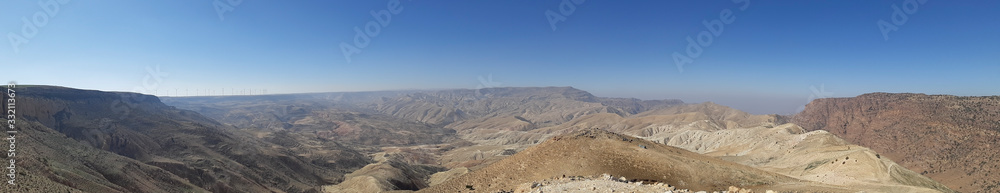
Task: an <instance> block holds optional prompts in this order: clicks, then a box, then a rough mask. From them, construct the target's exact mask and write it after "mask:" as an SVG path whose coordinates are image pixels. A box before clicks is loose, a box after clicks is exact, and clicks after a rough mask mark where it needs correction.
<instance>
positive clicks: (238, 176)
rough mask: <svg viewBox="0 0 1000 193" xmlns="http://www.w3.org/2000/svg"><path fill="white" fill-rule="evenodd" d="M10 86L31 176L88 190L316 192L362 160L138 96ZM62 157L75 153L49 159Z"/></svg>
mask: <svg viewBox="0 0 1000 193" xmlns="http://www.w3.org/2000/svg"><path fill="white" fill-rule="evenodd" d="M17 93H18V94H17V100H18V108H19V109H20V110H19V111H18V114H19V115H20V116H21V117H23V119H24V121H22V122H21V123H23V124H26V125H32V127H29V128H26V129H32V130H33V131H37V132H26V134H25V135H24V136H25V137H28V138H31V139H32V140H34V141H31V140H25V144H31V145H25V147H26V148H31V147H32V146H35V147H37V148H34V151H36V152H32V153H35V155H33V156H35V157H36V158H38V159H42V161H39V162H37V165H35V166H40V167H37V168H32V170H33V171H32V172H42V173H41V174H35V175H31V176H36V175H37V176H44V177H39V178H35V179H37V180H38V181H39V184H62V185H63V186H65V187H69V188H72V189H78V190H84V191H88V192H116V191H119V192H184V191H202V190H207V191H212V192H272V191H273V192H317V191H319V190H318V188H319V186H320V185H325V184H333V183H338V182H340V181H341V180H342V175H343V174H345V173H348V172H350V171H353V170H355V169H357V168H360V167H361V166H364V165H365V164H368V162H369V159H368V158H367V157H366V156H364V155H363V154H360V153H358V152H356V151H355V150H353V149H350V148H346V147H343V146H340V145H339V144H337V143H333V142H329V143H325V144H319V146H321V147H322V149H323V150H324V152H322V153H316V154H308V153H305V152H303V151H305V150H301V149H298V150H296V149H291V148H288V147H284V146H281V145H276V144H274V143H271V142H267V141H264V140H261V139H259V138H257V137H255V136H252V135H249V134H247V133H244V132H239V131H236V130H235V129H234V128H231V127H228V126H225V125H221V124H219V123H218V122H215V121H213V120H211V119H208V118H206V117H203V116H201V115H199V114H198V113H195V112H192V111H187V110H179V109H176V108H173V107H170V106H167V105H164V104H163V103H161V102H160V101H159V99H158V98H156V97H153V96H148V95H140V94H134V93H111V92H100V91H90V90H78V89H70V88H61V87H50V86H34V87H21V88H17ZM42 144H45V145H42ZM42 152H49V153H48V154H42ZM26 154H27V153H26ZM56 154H62V155H56ZM50 156H51V157H50ZM66 156H73V157H74V158H75V159H55V158H59V157H66ZM26 164H31V163H30V162H26ZM67 168H69V169H67ZM43 171H49V172H43ZM75 171H80V172H75ZM95 184H96V185H95ZM192 185H193V186H192ZM53 187H59V186H53Z"/></svg>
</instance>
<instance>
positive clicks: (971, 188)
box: [791, 93, 1000, 192]
mask: <svg viewBox="0 0 1000 193" xmlns="http://www.w3.org/2000/svg"><path fill="white" fill-rule="evenodd" d="M791 122H793V123H795V124H798V125H800V126H802V127H803V128H805V129H807V130H826V131H829V132H830V133H833V134H835V135H837V136H839V137H841V138H843V139H845V140H847V141H850V142H852V143H855V144H858V145H861V146H865V147H869V148H871V149H873V150H875V151H877V152H879V153H880V154H881V156H888V157H889V158H891V159H892V160H896V161H897V162H898V163H900V165H902V166H904V167H906V168H908V169H910V170H913V171H916V172H920V173H921V174H923V175H926V176H928V177H930V178H932V179H934V180H936V181H939V182H941V183H943V184H945V185H947V186H948V187H950V188H952V189H954V190H957V191H961V192H996V191H1000V174H997V173H996V172H998V171H1000V153H998V150H997V149H996V147H995V146H998V145H1000V96H989V97H959V96H948V95H924V94H908V93H907V94H890V93H871V94H864V95H860V96H857V97H854V98H826V99H817V100H814V101H812V102H811V103H809V104H808V105H806V109H805V110H804V111H803V112H801V113H799V114H797V115H795V116H794V117H792V118H791Z"/></svg>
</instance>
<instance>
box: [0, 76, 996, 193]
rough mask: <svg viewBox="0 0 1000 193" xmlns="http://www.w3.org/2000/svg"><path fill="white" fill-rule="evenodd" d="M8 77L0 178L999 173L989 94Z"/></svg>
mask: <svg viewBox="0 0 1000 193" xmlns="http://www.w3.org/2000/svg"><path fill="white" fill-rule="evenodd" d="M16 89H17V91H18V96H17V100H18V108H20V109H23V110H19V111H18V115H20V118H18V123H19V124H20V125H22V126H21V127H20V128H21V130H20V132H19V137H22V138H19V141H18V145H19V146H18V150H19V151H21V152H23V153H19V154H18V156H17V157H15V158H16V159H17V160H19V162H18V163H19V164H18V166H19V167H24V168H26V169H23V170H19V172H22V173H19V174H18V182H19V185H18V186H4V187H3V188H0V190H4V191H29V192H31V191H34V192H76V191H82V192H380V191H397V192H405V191H421V192H444V191H448V192H452V191H463V192H505V191H514V190H519V191H532V190H538V189H539V188H541V187H537V186H536V187H533V186H535V184H542V183H540V182H542V181H546V180H552V179H555V178H566V177H565V176H600V175H602V174H608V175H612V176H619V177H623V178H626V179H630V180H633V181H645V182H655V183H664V184H669V185H670V187H672V188H678V189H690V190H705V191H720V190H726V189H727V188H728V187H730V186H733V187H736V188H746V189H754V190H777V191H826V192H856V191H869V192H955V191H960V192H990V191H992V190H995V187H996V186H997V185H998V184H1000V182H998V181H997V179H1000V177H997V176H996V175H993V176H990V175H989V174H990V173H992V172H991V171H993V170H994V169H995V168H996V162H995V161H993V160H995V159H994V158H995V156H996V153H995V151H994V152H992V153H991V152H990V150H991V149H992V148H990V147H992V145H995V144H996V139H997V137H998V136H997V135H996V134H997V133H996V132H998V130H997V129H996V128H997V127H996V126H997V125H998V124H1000V122H998V121H997V120H1000V119H998V118H997V117H996V115H997V111H998V110H1000V108H998V107H997V106H998V103H997V99H998V98H996V97H956V96H943V95H921V94H889V93H873V94H866V95H861V96H858V97H854V98H834V99H817V100H815V101H813V102H812V103H810V104H809V105H807V106H806V110H805V111H803V112H802V113H799V114H796V115H790V116H784V115H753V114H749V113H746V112H742V111H739V110H736V109H732V108H729V107H726V106H722V105H718V104H715V103H711V102H706V103H697V104H694V103H684V102H682V101H680V100H639V99H631V98H608V97H597V96H594V95H592V94H590V93H588V92H586V91H582V90H579V89H575V88H572V87H532V88H484V89H457V90H434V91H378V92H337V93H310V94H283V95H257V96H204V97H155V96H150V95H142V94H135V93H122V92H103V91H92V90H79V89H72V88H64V87H55V86H19V87H17V88H16ZM5 100H6V98H5ZM22 155H23V156H22ZM897 163H898V164H897ZM960 174H961V175H960ZM962 175H964V176H962ZM567 179H568V178H567ZM573 179H576V178H573ZM939 182H940V183H939ZM595 190H596V187H595Z"/></svg>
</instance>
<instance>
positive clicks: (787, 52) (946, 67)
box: [0, 0, 1000, 114]
mask: <svg viewBox="0 0 1000 193" xmlns="http://www.w3.org/2000/svg"><path fill="white" fill-rule="evenodd" d="M397 3H398V4H397ZM0 5H2V7H3V8H0V9H2V10H3V12H0V32H4V34H6V37H7V39H6V40H7V43H6V44H3V46H0V65H2V66H3V67H4V69H5V70H6V71H5V72H8V73H6V74H4V76H3V77H4V79H6V80H4V81H17V82H18V83H20V84H41V85H56V86H66V87H72V88H81V89H95V90H104V91H128V92H141V93H146V94H155V95H158V96H191V95H211V94H214V95H219V94H220V93H227V94H234V93H236V94H239V93H244V94H250V93H254V94H263V93H268V94H279V93H309V92H356V91H381V90H413V89H417V90H434V89H461V88H465V89H475V88H483V87H545V86H572V87H574V88H577V89H580V90H584V91H588V92H590V93H592V94H594V95H596V96H601V97H624V98H639V99H644V100H652V99H681V100H683V101H685V102H689V103H700V102H706V101H712V102H715V103H718V104H722V105H726V106H730V107H733V108H736V109H740V110H743V111H747V112H750V113H755V114H789V113H794V112H795V111H796V110H799V109H800V108H801V106H802V105H805V104H806V103H807V102H808V101H809V100H811V99H815V98H824V97H853V96H857V95H860V94H864V93H872V92H890V93H900V92H905V93H926V94H949V95H959V96H984V95H1000V89H998V88H1000V86H998V84H996V83H997V82H1000V58H998V57H997V56H1000V54H997V53H1000V36H997V35H996V34H1000V23H997V22H994V21H993V20H994V19H995V18H1000V13H997V12H996V11H995V10H996V8H998V7H1000V2H994V1H986V2H953V1H917V0H911V1H905V0H894V1H860V0H854V1H836V2H827V1H795V2H765V1H753V0H749V1H744V0H733V1H722V0H720V1H697V2H687V1H685V2H664V1H627V2H612V1H592V0H591V1H579V0H565V1H563V0H550V1H518V2H516V3H510V2H507V1H503V2H501V1H472V2H466V1H461V2H438V1H411V0H401V1H395V0H377V1H361V0H351V1H299V2H273V1H236V0H234V1H226V0H219V1H154V2H145V1H143V2H138V1H100V2H89V1H64V0H42V1H11V2H4V3H2V4H0ZM373 15H374V16H373ZM366 30H367V31H366ZM359 34H360V35H359ZM369 34H371V35H369ZM355 40H361V41H357V42H356V41H355ZM224 89H225V91H224V92H223V91H222V90H224ZM241 90H242V92H241Z"/></svg>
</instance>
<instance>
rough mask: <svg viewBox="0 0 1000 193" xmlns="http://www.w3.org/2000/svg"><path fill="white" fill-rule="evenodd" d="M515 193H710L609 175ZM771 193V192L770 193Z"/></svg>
mask: <svg viewBox="0 0 1000 193" xmlns="http://www.w3.org/2000/svg"><path fill="white" fill-rule="evenodd" d="M513 192H518V193H522V192H525V193H527V192H530V193H560V192H626V193H628V192H634V193H640V192H641V193H645V192H669V193H708V192H706V191H697V192H695V191H691V190H687V189H677V188H675V187H673V186H670V185H668V184H664V183H649V182H641V181H638V182H633V181H630V180H628V179H626V178H625V177H617V178H616V177H614V176H611V175H608V174H604V175H602V176H597V177H583V176H570V177H564V178H557V179H550V180H545V181H540V182H532V183H525V184H521V185H520V186H518V188H517V189H516V190H514V191H513ZM713 192H714V193H719V192H723V193H731V192H752V190H749V189H741V188H737V187H732V186H731V187H729V189H728V190H722V191H713ZM768 192H771V191H768Z"/></svg>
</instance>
